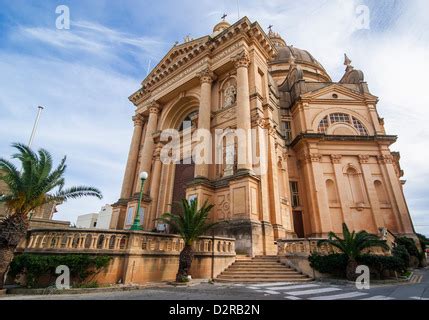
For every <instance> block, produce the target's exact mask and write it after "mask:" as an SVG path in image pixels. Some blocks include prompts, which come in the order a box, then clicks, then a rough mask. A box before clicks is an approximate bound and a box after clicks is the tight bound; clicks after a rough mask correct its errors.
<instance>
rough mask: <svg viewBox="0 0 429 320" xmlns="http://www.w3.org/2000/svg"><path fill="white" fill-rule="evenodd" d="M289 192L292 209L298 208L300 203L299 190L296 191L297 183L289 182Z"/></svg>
mask: <svg viewBox="0 0 429 320" xmlns="http://www.w3.org/2000/svg"><path fill="white" fill-rule="evenodd" d="M290 192H291V199H292V207H293V208H296V207H300V206H301V202H300V199H299V190H298V182H297V181H291V182H290Z"/></svg>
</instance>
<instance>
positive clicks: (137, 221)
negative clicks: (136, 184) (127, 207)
mask: <svg viewBox="0 0 429 320" xmlns="http://www.w3.org/2000/svg"><path fill="white" fill-rule="evenodd" d="M148 176H149V175H148V173H147V172H144V171H143V172H140V175H139V178H140V180H141V185H140V195H139V203H138V205H137V214H136V217H135V219H134V223H133V225H132V226H131V230H133V231H139V230H142V227H141V225H140V207H141V202H142V196H143V186H144V182H145V181H146V180H147V177H148Z"/></svg>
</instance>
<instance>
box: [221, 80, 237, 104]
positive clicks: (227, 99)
mask: <svg viewBox="0 0 429 320" xmlns="http://www.w3.org/2000/svg"><path fill="white" fill-rule="evenodd" d="M236 100H237V89H236V88H235V86H234V85H232V84H230V85H229V86H228V88H226V89H225V92H224V104H223V107H224V108H228V107H231V106H233V105H234V104H235V102H236Z"/></svg>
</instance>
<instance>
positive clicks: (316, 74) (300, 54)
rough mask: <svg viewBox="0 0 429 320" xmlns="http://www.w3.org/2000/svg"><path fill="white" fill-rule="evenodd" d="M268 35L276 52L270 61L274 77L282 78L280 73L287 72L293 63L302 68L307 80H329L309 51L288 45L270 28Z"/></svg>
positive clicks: (323, 69)
mask: <svg viewBox="0 0 429 320" xmlns="http://www.w3.org/2000/svg"><path fill="white" fill-rule="evenodd" d="M268 37H269V38H270V40H271V42H272V44H273V45H274V47H275V48H276V49H277V52H278V53H277V56H276V57H275V58H274V60H272V61H271V62H270V64H271V65H272V66H273V67H274V68H273V73H275V74H276V78H282V76H281V74H283V73H285V72H286V73H287V72H288V71H289V69H290V66H291V64H292V63H294V64H297V65H300V66H301V67H302V68H303V69H304V74H305V75H306V78H307V80H308V81H328V82H329V81H331V79H330V77H329V75H328V74H327V72H326V70H325V68H324V67H323V66H322V65H321V64H320V63H319V61H317V60H316V59H315V58H314V57H313V55H312V54H311V53H310V52H308V51H306V50H302V49H298V48H295V47H294V46H292V45H288V44H287V43H286V41H285V40H283V38H282V37H281V36H280V35H279V34H278V33H277V32H273V31H271V30H270V32H269V33H268ZM284 76H286V74H284Z"/></svg>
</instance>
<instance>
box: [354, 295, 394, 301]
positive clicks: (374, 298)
mask: <svg viewBox="0 0 429 320" xmlns="http://www.w3.org/2000/svg"><path fill="white" fill-rule="evenodd" d="M360 300H395V298H390V297H385V296H374V297H369V298H364V299H360Z"/></svg>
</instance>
